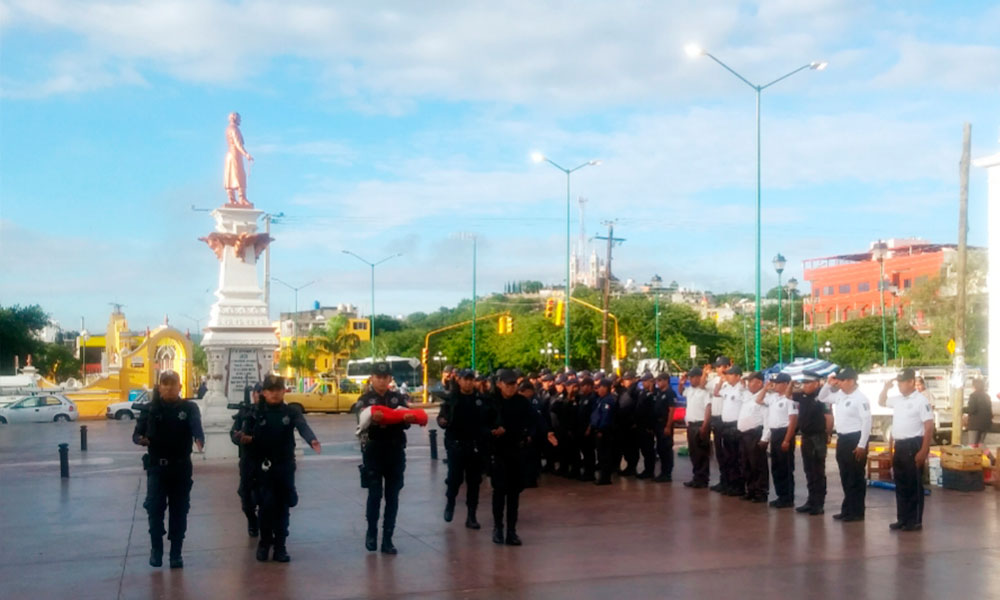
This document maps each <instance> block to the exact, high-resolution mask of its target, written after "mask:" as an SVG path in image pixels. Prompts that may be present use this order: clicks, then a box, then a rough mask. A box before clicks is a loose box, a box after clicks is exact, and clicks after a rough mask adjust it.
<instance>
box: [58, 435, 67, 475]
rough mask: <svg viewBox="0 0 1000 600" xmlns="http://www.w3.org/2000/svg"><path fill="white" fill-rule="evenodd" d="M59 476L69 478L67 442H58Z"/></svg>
mask: <svg viewBox="0 0 1000 600" xmlns="http://www.w3.org/2000/svg"><path fill="white" fill-rule="evenodd" d="M59 477H62V478H63V479H68V478H69V444H59Z"/></svg>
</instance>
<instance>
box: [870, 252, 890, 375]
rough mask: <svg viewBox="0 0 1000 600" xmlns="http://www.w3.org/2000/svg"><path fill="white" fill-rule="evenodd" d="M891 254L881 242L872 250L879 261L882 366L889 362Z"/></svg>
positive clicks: (873, 255) (873, 256)
mask: <svg viewBox="0 0 1000 600" xmlns="http://www.w3.org/2000/svg"><path fill="white" fill-rule="evenodd" d="M888 254H889V246H888V245H887V244H886V243H885V242H883V241H882V240H879V241H878V242H876V243H875V246H874V247H873V248H872V258H874V259H875V260H877V261H878V301H879V306H880V307H881V308H880V309H879V311H880V312H881V313H882V365H883V366H885V365H886V364H888V362H889V341H888V338H887V337H886V332H885V259H886V256H887V255H888Z"/></svg>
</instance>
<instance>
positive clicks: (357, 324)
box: [353, 321, 368, 331]
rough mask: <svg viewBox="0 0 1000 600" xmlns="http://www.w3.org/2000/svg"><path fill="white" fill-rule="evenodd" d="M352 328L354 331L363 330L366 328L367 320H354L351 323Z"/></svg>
mask: <svg viewBox="0 0 1000 600" xmlns="http://www.w3.org/2000/svg"><path fill="white" fill-rule="evenodd" d="M353 328H354V330H355V331H358V330H361V331H364V330H366V329H368V321H355V322H354V324H353Z"/></svg>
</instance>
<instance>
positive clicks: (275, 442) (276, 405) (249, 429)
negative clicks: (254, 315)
mask: <svg viewBox="0 0 1000 600" xmlns="http://www.w3.org/2000/svg"><path fill="white" fill-rule="evenodd" d="M261 395H262V396H263V397H264V402H263V403H259V404H258V405H257V407H256V409H255V410H254V412H253V414H252V415H251V416H249V417H248V418H247V419H246V421H245V422H244V424H243V435H242V436H241V437H240V443H241V444H243V445H246V446H247V448H248V449H249V451H250V457H251V460H252V461H253V465H254V467H255V473H254V480H255V483H256V494H257V500H258V502H259V503H260V533H261V535H260V542H258V543H257V560H259V561H265V560H267V554H268V551H269V550H270V549H271V545H272V544H273V545H274V555H273V558H274V560H276V561H278V562H288V561H289V560H291V558H290V557H289V556H288V551H287V550H286V549H285V538H287V537H288V509H289V508H290V507H292V506H295V505H296V504H298V503H299V496H298V494H297V493H296V492H295V431H296V430H298V432H299V435H301V436H302V439H304V440H305V441H306V442H307V443H308V444H309V445H310V446H311V447H312V449H313V450H315V451H316V453H317V454H319V452H320V445H319V441H318V440H317V439H316V435H315V434H314V433H313V432H312V429H310V428H309V424H308V423H306V419H305V417H304V416H302V411H301V409H299V408H297V407H292V406H289V405H287V404H285V379H284V378H283V377H280V376H278V375H268V376H267V377H265V378H264V381H263V383H261Z"/></svg>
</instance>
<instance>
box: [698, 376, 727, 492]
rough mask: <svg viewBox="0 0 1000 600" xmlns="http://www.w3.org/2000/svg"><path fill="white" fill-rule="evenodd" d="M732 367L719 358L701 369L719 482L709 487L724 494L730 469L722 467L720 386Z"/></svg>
mask: <svg viewBox="0 0 1000 600" xmlns="http://www.w3.org/2000/svg"><path fill="white" fill-rule="evenodd" d="M731 366H733V363H732V361H730V360H729V358H728V357H725V356H720V357H718V358H716V359H715V362H713V363H710V364H707V365H705V366H704V367H703V368H702V373H703V374H704V375H703V381H702V387H703V388H705V390H707V391H708V393H709V395H710V396H711V401H712V418H711V420H710V421H709V427H710V429H711V432H712V445H713V447H714V449H715V462H716V466H718V467H719V482H718V483H717V484H715V485H713V486H712V487H711V490H712V491H713V492H720V493H723V494H724V493H726V492H727V491H729V480H728V476H729V475H730V473H731V472H732V468H726V467H725V466H724V464H725V460H726V456H727V455H726V450H725V449H724V448H723V443H724V439H725V429H726V428H725V427H724V426H723V424H722V408H723V401H722V400H723V399H722V396H721V395H720V394H721V391H722V386H723V384H724V383H725V382H726V377H725V375H726V371H727V370H729V367H731Z"/></svg>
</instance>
